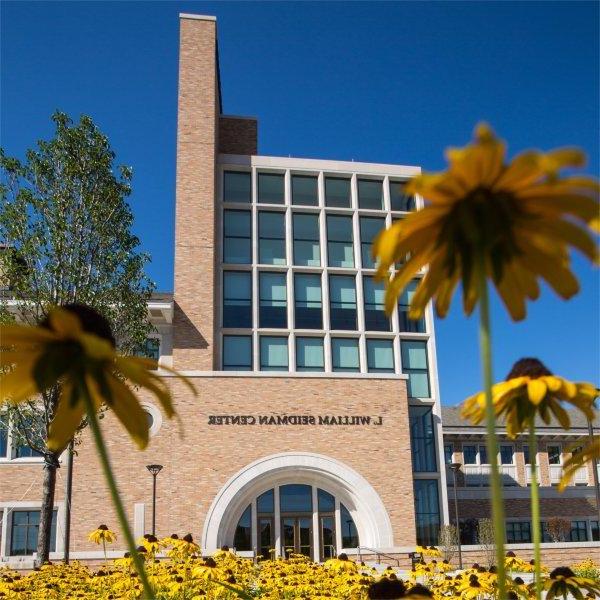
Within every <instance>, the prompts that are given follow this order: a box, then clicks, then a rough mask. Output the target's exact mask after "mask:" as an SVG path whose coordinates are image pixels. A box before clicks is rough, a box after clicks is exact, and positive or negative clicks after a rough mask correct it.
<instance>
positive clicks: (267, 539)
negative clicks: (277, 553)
mask: <svg viewBox="0 0 600 600" xmlns="http://www.w3.org/2000/svg"><path fill="white" fill-rule="evenodd" d="M272 549H273V519H271V517H259V518H258V554H259V556H262V557H263V558H264V559H269V558H273V556H271V551H272Z"/></svg>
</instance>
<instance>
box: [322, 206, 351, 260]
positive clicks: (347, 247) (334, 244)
mask: <svg viewBox="0 0 600 600" xmlns="http://www.w3.org/2000/svg"><path fill="white" fill-rule="evenodd" d="M352 240H353V237H352V217H346V216H340V215H328V216H327V260H328V264H329V266H330V267H354V244H353V242H352Z"/></svg>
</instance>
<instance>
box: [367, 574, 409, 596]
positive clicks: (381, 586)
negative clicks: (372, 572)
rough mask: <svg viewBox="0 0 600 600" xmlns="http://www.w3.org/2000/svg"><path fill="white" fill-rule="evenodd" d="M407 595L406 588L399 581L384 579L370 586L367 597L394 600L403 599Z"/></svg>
mask: <svg viewBox="0 0 600 600" xmlns="http://www.w3.org/2000/svg"><path fill="white" fill-rule="evenodd" d="M405 593H406V586H405V585H404V583H402V581H400V580H399V579H396V578H394V579H391V578H389V577H382V578H381V579H380V580H379V581H374V582H373V583H371V585H370V586H369V589H368V591H367V597H368V598H373V599H374V600H384V599H392V598H403V597H404V594H405Z"/></svg>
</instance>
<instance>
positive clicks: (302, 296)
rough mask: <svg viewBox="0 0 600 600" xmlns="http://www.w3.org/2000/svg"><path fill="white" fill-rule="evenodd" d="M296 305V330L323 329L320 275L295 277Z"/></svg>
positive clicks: (301, 274) (296, 275)
mask: <svg viewBox="0 0 600 600" xmlns="http://www.w3.org/2000/svg"><path fill="white" fill-rule="evenodd" d="M294 303H295V305H296V309H295V319H296V329H322V328H323V311H322V300H321V276H320V275H312V274H308V273H296V274H295V275H294Z"/></svg>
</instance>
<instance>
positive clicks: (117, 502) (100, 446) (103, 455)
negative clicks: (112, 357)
mask: <svg viewBox="0 0 600 600" xmlns="http://www.w3.org/2000/svg"><path fill="white" fill-rule="evenodd" d="M82 388H83V392H82V396H83V401H84V403H85V409H86V413H87V418H88V422H89V424H90V429H91V430H92V435H93V436H94V442H95V444H96V450H97V451H98V455H99V457H100V464H101V465H102V470H103V471H104V476H105V477H106V483H107V484H108V488H109V489H110V495H111V497H112V501H113V504H114V506H115V509H116V511H117V517H118V519H119V524H120V525H121V529H122V530H123V535H124V536H125V540H126V541H127V545H128V546H129V553H130V554H131V558H132V559H133V562H134V564H135V568H136V570H137V572H138V575H139V577H140V581H141V582H142V585H143V586H144V597H145V598H147V600H152V598H154V592H153V591H152V586H151V585H150V581H149V580H148V576H147V575H146V570H145V569H144V563H143V561H142V559H141V557H140V555H139V554H138V551H137V550H136V546H135V542H134V540H133V535H132V534H131V530H130V529H129V523H128V522H127V516H126V515H125V509H124V508H123V503H122V502H121V497H120V496H119V490H118V489H117V483H116V481H115V478H114V476H113V473H112V469H111V467H110V460H109V458H108V453H107V451H106V446H105V445H104V440H103V439H102V433H101V431H100V425H99V424H98V418H97V417H96V411H95V409H94V405H93V404H92V400H91V398H90V396H89V394H88V391H87V388H86V386H85V385H84V386H82Z"/></svg>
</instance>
